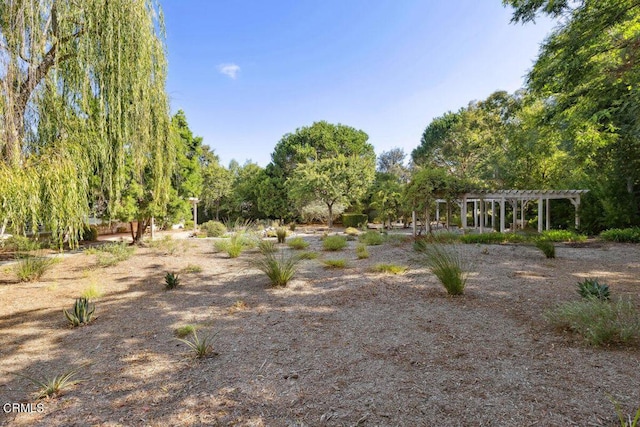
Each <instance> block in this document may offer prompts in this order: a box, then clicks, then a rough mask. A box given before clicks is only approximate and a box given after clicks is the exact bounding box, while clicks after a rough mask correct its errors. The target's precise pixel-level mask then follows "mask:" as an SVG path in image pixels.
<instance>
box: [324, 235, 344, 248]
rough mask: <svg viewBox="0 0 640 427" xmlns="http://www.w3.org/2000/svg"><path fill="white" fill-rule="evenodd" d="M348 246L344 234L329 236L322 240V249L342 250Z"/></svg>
mask: <svg viewBox="0 0 640 427" xmlns="http://www.w3.org/2000/svg"><path fill="white" fill-rule="evenodd" d="M346 246H347V238H346V237H344V236H327V237H325V238H324V240H322V249H324V250H325V251H340V250H342V249H344V248H345V247H346Z"/></svg>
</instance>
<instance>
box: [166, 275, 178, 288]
mask: <svg viewBox="0 0 640 427" xmlns="http://www.w3.org/2000/svg"><path fill="white" fill-rule="evenodd" d="M164 283H165V287H166V288H167V289H175V288H177V287H178V286H180V278H179V277H178V274H177V273H167V274H165V276H164Z"/></svg>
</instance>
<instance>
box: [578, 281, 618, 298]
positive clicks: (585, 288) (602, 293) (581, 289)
mask: <svg viewBox="0 0 640 427" xmlns="http://www.w3.org/2000/svg"><path fill="white" fill-rule="evenodd" d="M578 293H579V294H580V296H582V297H583V298H596V299H599V300H602V301H608V300H609V299H610V298H611V291H610V290H609V286H608V285H606V284H604V283H602V284H600V283H598V279H584V280H583V281H582V282H578Z"/></svg>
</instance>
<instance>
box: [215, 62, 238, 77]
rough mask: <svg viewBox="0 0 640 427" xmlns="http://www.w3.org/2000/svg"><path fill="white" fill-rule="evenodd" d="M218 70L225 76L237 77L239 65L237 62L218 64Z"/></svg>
mask: <svg viewBox="0 0 640 427" xmlns="http://www.w3.org/2000/svg"><path fill="white" fill-rule="evenodd" d="M218 71H220V73H221V74H224V75H225V76H229V77H231V78H232V79H234V80H235V79H236V77H238V73H239V72H240V66H239V65H237V64H233V63H232V64H220V65H218Z"/></svg>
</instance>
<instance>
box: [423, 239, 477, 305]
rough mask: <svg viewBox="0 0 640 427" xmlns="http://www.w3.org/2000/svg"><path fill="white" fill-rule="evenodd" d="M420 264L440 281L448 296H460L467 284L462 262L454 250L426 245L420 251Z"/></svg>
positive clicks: (437, 245)
mask: <svg viewBox="0 0 640 427" xmlns="http://www.w3.org/2000/svg"><path fill="white" fill-rule="evenodd" d="M422 254H423V258H422V259H421V260H422V262H423V263H424V264H425V265H426V266H427V267H429V268H430V269H431V272H432V273H433V274H435V276H436V277H437V278H438V280H440V283H442V286H444V288H445V289H446V290H447V293H448V294H449V295H462V294H463V293H464V287H465V285H466V283H467V275H466V273H465V272H464V270H463V262H462V258H461V257H460V254H459V253H458V251H457V250H456V249H449V248H447V247H445V246H443V245H440V244H430V245H426V246H425V247H424V249H423V251H422Z"/></svg>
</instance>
